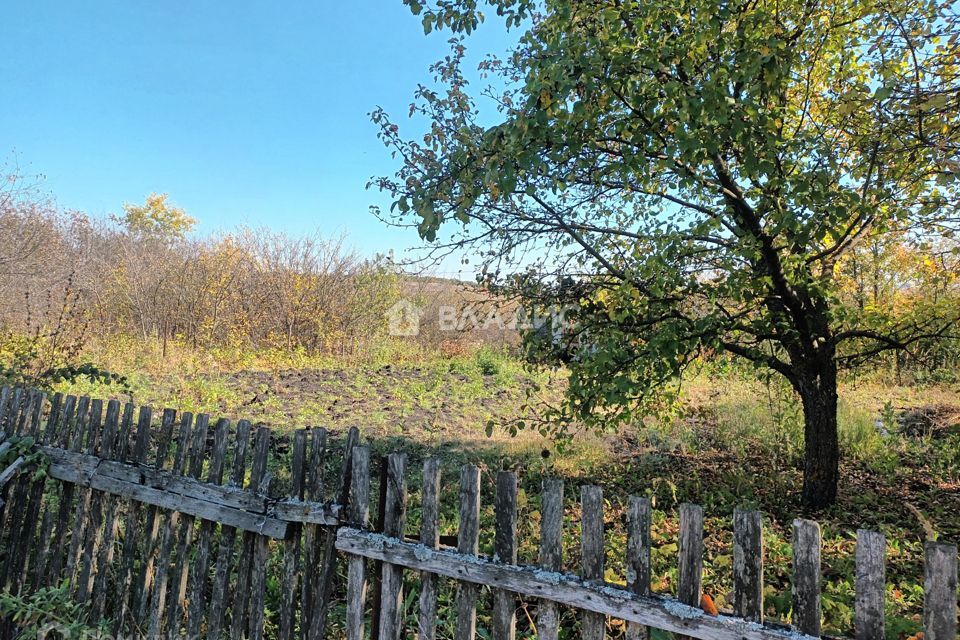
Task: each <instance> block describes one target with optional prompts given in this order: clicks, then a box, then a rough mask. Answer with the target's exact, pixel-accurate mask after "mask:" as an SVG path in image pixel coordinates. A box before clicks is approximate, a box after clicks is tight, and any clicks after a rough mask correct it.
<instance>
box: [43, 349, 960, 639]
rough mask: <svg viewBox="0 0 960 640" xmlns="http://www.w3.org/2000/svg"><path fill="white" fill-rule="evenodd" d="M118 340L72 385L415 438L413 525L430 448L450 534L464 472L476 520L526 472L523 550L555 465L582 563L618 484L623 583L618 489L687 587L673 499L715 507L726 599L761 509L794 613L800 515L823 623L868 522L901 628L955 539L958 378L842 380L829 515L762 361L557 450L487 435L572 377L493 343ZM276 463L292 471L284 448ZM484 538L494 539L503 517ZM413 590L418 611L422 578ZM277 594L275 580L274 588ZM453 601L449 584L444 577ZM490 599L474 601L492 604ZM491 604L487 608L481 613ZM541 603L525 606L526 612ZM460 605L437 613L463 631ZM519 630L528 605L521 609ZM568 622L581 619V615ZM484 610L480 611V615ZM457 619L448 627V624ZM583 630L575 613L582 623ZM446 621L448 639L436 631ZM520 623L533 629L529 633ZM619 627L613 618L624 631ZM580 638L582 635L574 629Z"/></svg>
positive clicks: (772, 599) (716, 567) (959, 532)
mask: <svg viewBox="0 0 960 640" xmlns="http://www.w3.org/2000/svg"><path fill="white" fill-rule="evenodd" d="M123 352H124V353H125V354H130V353H133V354H135V355H132V356H131V355H125V356H122V355H121V354H120V353H118V352H116V351H114V352H113V354H102V355H103V356H104V357H105V356H106V355H110V356H111V358H110V360H109V361H112V362H114V363H116V364H119V367H117V366H116V365H115V366H114V368H115V369H118V372H119V373H121V374H124V375H126V376H127V380H128V389H127V390H125V391H123V392H120V391H119V389H118V388H117V387H115V386H113V387H104V386H101V385H98V384H89V383H73V384H71V385H65V386H64V387H63V389H62V390H64V391H71V392H78V393H89V394H92V395H96V396H100V397H107V396H116V397H122V398H125V399H126V398H132V399H133V400H134V401H136V402H137V403H143V404H151V405H154V406H158V407H159V406H161V405H162V406H173V407H175V408H178V409H181V410H189V411H194V412H198V411H204V412H209V413H211V414H215V415H225V416H227V417H231V418H239V417H245V418H248V419H252V420H257V421H263V422H266V423H269V424H271V425H273V426H274V427H275V428H276V429H277V431H278V433H279V436H278V437H281V438H282V437H284V434H286V433H289V431H291V430H292V429H294V428H297V427H302V426H308V425H315V426H324V427H327V428H329V429H330V430H331V431H332V433H333V434H334V435H337V434H342V433H344V432H345V431H346V430H347V429H348V428H349V427H352V426H357V427H359V428H360V429H361V430H362V432H363V434H364V436H365V437H366V438H367V439H368V440H369V441H370V442H371V444H372V445H373V446H374V448H375V450H376V451H378V452H381V453H386V452H390V451H405V452H407V453H408V454H409V467H410V469H411V470H412V471H411V478H410V482H409V484H410V486H411V488H412V490H413V494H412V496H411V511H410V524H409V526H410V530H411V531H415V530H416V528H417V526H418V524H417V522H418V517H419V512H418V508H419V507H418V500H419V496H418V494H417V491H416V489H417V488H418V487H419V479H418V478H417V475H418V473H417V471H418V469H419V467H420V463H421V462H422V460H423V459H424V458H426V457H427V456H431V455H437V456H439V457H440V458H441V460H442V461H443V463H444V474H445V482H444V492H445V493H444V495H445V500H444V505H445V510H444V512H443V514H442V527H443V529H442V533H443V534H455V532H456V527H457V522H456V519H457V517H456V506H455V505H456V499H455V492H456V484H457V482H456V479H457V475H456V474H457V468H458V467H459V465H461V464H463V463H467V462H469V463H473V464H479V465H480V467H481V469H482V470H483V474H482V475H483V483H484V484H483V486H484V496H483V504H484V507H483V509H484V511H483V517H484V519H485V521H486V522H492V519H493V483H494V476H495V473H496V471H497V470H499V469H501V468H512V469H517V470H518V471H519V472H520V478H521V489H522V490H521V494H520V510H521V514H520V518H519V522H520V527H521V531H520V533H521V539H522V545H521V548H520V557H521V560H522V561H526V562H533V561H535V559H536V553H537V549H536V539H537V531H538V527H539V514H538V506H539V497H538V496H539V491H538V488H539V485H540V482H541V479H542V477H543V476H544V475H547V474H550V475H559V476H562V477H564V478H566V479H567V487H568V488H567V497H568V498H567V500H568V502H567V517H566V529H565V536H564V538H565V558H566V563H567V566H568V567H569V568H571V569H575V568H576V567H577V566H578V556H579V549H578V539H579V538H578V528H579V525H578V522H579V514H578V508H577V505H576V497H577V496H578V495H579V486H580V485H582V484H587V483H589V484H598V485H600V486H601V487H603V489H604V492H605V496H606V497H607V505H606V507H607V508H606V528H607V532H608V535H607V579H608V580H610V581H612V582H618V581H623V579H624V567H623V562H622V557H623V552H624V549H625V532H624V527H623V525H624V520H625V503H626V497H627V496H628V495H630V494H640V495H649V496H650V497H651V498H653V500H654V501H655V507H656V518H655V522H654V525H653V533H652V539H653V543H654V554H653V562H654V576H655V577H654V584H653V586H654V589H655V590H656V591H658V592H661V593H674V592H675V591H676V579H677V572H676V567H675V558H676V551H677V529H678V521H677V507H678V505H679V504H681V503H682V502H695V503H698V504H701V505H703V507H704V509H705V511H706V516H707V517H706V535H705V541H706V559H705V560H706V563H705V575H704V584H705V589H706V590H707V592H709V593H710V594H711V595H713V597H714V599H715V600H716V602H717V603H718V605H719V606H720V608H721V609H723V608H724V607H725V606H729V605H730V604H731V601H732V597H731V594H730V591H731V588H732V586H731V583H730V573H731V571H730V570H731V564H732V555H731V554H732V552H731V538H732V535H731V526H732V525H731V514H732V512H733V509H734V507H736V506H739V505H750V506H754V507H756V508H759V509H761V510H762V511H763V512H764V514H765V518H766V521H765V525H766V534H765V535H766V537H765V545H766V567H767V569H766V581H767V593H766V607H767V612H768V614H769V616H770V617H771V618H779V619H782V620H788V619H789V616H790V578H789V574H790V555H791V551H790V528H791V523H792V521H793V519H794V518H795V517H810V518H813V519H816V520H818V521H819V522H820V523H821V525H822V527H823V541H824V548H823V563H824V581H823V585H824V600H823V613H824V621H825V627H826V629H827V630H829V631H832V632H837V633H840V632H843V631H848V630H850V629H851V628H852V624H853V621H852V616H853V597H854V582H853V576H854V559H853V552H854V542H855V538H856V530H857V529H858V528H870V529H875V530H879V531H882V532H883V533H885V534H886V535H887V540H888V566H887V582H888V585H889V586H888V593H887V609H888V629H889V636H890V637H891V638H905V637H908V636H909V635H911V634H913V633H915V632H916V631H918V630H919V629H920V626H921V622H920V620H921V615H922V604H923V603H922V576H923V568H922V557H923V548H922V545H923V540H925V539H926V538H928V537H939V538H941V539H946V540H952V541H956V540H960V387H958V385H957V384H955V383H953V384H945V383H941V384H937V385H927V386H891V385H888V384H884V383H881V382H878V381H876V380H875V379H862V380H855V379H851V380H847V381H846V382H845V383H844V385H843V389H842V394H841V396H842V401H841V406H840V425H841V442H842V448H843V454H844V460H843V465H842V485H841V486H842V490H841V499H840V500H839V502H838V503H837V504H836V505H835V506H834V507H832V508H830V509H828V510H824V511H819V512H809V511H805V510H804V509H803V508H802V507H801V506H800V501H799V495H798V488H799V486H800V474H801V466H802V428H803V427H802V425H803V422H802V416H801V414H800V410H799V408H798V407H797V406H796V402H795V400H794V399H793V398H792V396H791V395H790V394H789V392H788V391H787V390H786V389H785V388H783V387H781V386H778V385H777V384H775V383H773V382H769V381H765V380H763V379H758V378H757V377H756V376H755V375H754V374H753V373H751V372H746V371H741V370H739V369H736V368H731V367H718V366H710V367H708V368H704V369H703V370H701V371H699V372H698V373H695V374H694V375H693V376H692V378H691V379H690V380H688V381H686V382H685V383H684V386H683V388H682V390H681V394H680V401H679V402H678V403H677V404H676V406H675V407H674V409H673V411H671V412H670V413H669V415H668V416H666V417H662V418H660V419H657V420H647V421H645V422H643V423H640V424H637V425H634V426H632V427H631V428H629V429H624V430H621V431H620V432H618V433H610V434H603V435H597V434H589V433H583V434H579V435H578V436H576V437H574V438H573V440H572V441H570V442H568V443H565V444H564V445H563V446H558V445H557V443H555V442H553V441H551V440H548V439H546V438H544V437H542V436H541V435H539V434H537V433H536V432H532V431H521V432H520V433H519V434H517V435H515V436H511V435H510V434H508V433H507V432H506V431H504V430H500V429H497V430H495V431H494V433H493V435H492V436H488V435H487V433H486V431H487V430H486V424H487V422H488V421H489V420H490V419H494V420H498V421H504V420H509V419H511V418H514V417H518V416H519V415H520V414H521V412H522V409H521V406H522V405H523V404H524V402H525V399H526V397H527V390H528V389H534V390H535V391H534V398H535V399H539V400H540V401H542V402H550V401H551V400H552V399H555V398H556V397H557V395H558V394H559V393H561V392H562V379H561V378H558V377H557V376H553V375H551V374H548V373H545V372H534V373H531V372H529V371H527V370H525V369H524V367H523V366H522V365H521V364H520V363H519V362H518V361H516V360H515V359H513V358H511V357H509V356H507V355H504V354H501V353H498V352H495V351H491V350H489V349H481V350H479V351H476V352H473V353H467V354H462V355H457V356H453V357H445V356H442V355H440V354H432V355H426V356H425V355H423V354H420V353H416V352H413V351H407V350H404V349H403V348H398V347H396V346H394V347H391V348H390V349H385V350H384V352H383V353H382V354H380V355H378V356H377V357H373V358H367V359H364V360H359V361H346V360H330V359H317V358H310V357H308V356H306V355H304V354H299V355H298V354H295V353H294V354H290V353H285V354H282V355H278V354H275V353H258V354H237V355H236V356H234V357H230V356H229V354H223V353H220V354H204V355H201V354H196V353H192V352H189V351H186V350H185V351H183V352H175V353H169V352H168V354H167V355H166V356H163V355H162V354H155V353H151V352H149V351H148V350H142V349H140V350H129V349H127V350H124V351H123ZM279 466H280V467H281V468H280V469H278V471H279V472H280V476H281V477H282V474H283V471H284V470H283V469H282V467H283V465H282V462H281V463H280V465H279ZM482 531H483V534H482V540H481V547H482V549H483V550H485V551H490V550H492V547H493V534H492V531H493V529H492V526H491V527H483V529H482ZM409 587H410V589H409V591H408V594H409V595H408V598H407V600H408V603H409V607H410V614H411V616H412V615H413V611H414V609H415V603H416V590H417V584H416V581H415V580H413V579H412V578H411V583H410V585H409ZM273 595H274V596H275V597H274V598H273V602H274V605H273V606H277V605H278V603H279V594H276V593H275V594H273ZM442 598H446V602H447V603H448V604H450V603H452V600H453V598H454V594H453V592H452V591H451V590H450V589H447V591H446V592H445V595H443V596H442ZM483 610H484V608H483V607H481V611H483ZM487 610H488V609H487ZM525 613H530V616H531V617H530V619H529V620H528V619H527V617H526V616H525V615H524V614H525ZM452 615H453V609H452V607H448V608H445V609H442V611H441V620H440V622H441V627H442V629H443V628H446V629H452V628H453V626H452V618H451V616H452ZM519 617H520V623H519V624H520V628H521V634H520V635H521V637H524V632H526V633H528V634H529V632H530V630H531V628H532V626H531V625H532V619H533V613H532V612H530V611H529V610H528V609H526V608H525V609H524V610H523V611H522V612H521V615H520V616H519ZM572 622H573V621H572V618H571V623H572ZM483 623H484V620H483V614H481V625H483ZM445 625H448V626H445ZM571 628H575V627H571ZM442 629H441V637H443V630H442ZM524 630H525V631H524ZM618 631H619V630H618V628H617V627H614V628H613V629H611V632H612V633H613V634H614V636H616V635H617V634H618ZM571 637H575V636H571Z"/></svg>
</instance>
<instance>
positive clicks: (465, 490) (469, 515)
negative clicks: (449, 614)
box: [454, 465, 480, 640]
mask: <svg viewBox="0 0 960 640" xmlns="http://www.w3.org/2000/svg"><path fill="white" fill-rule="evenodd" d="M457 551H459V552H460V553H461V554H464V555H470V556H475V555H477V553H478V552H479V551H480V470H479V469H478V468H477V467H474V466H472V465H468V466H465V467H463V469H461V470H460V531H459V533H458V536H457ZM458 588H459V590H460V592H459V595H458V597H457V626H456V632H455V634H454V638H455V640H473V638H474V637H475V636H476V633H477V597H478V595H479V588H478V587H477V585H476V584H474V583H472V582H461V583H460V584H459V585H458Z"/></svg>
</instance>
